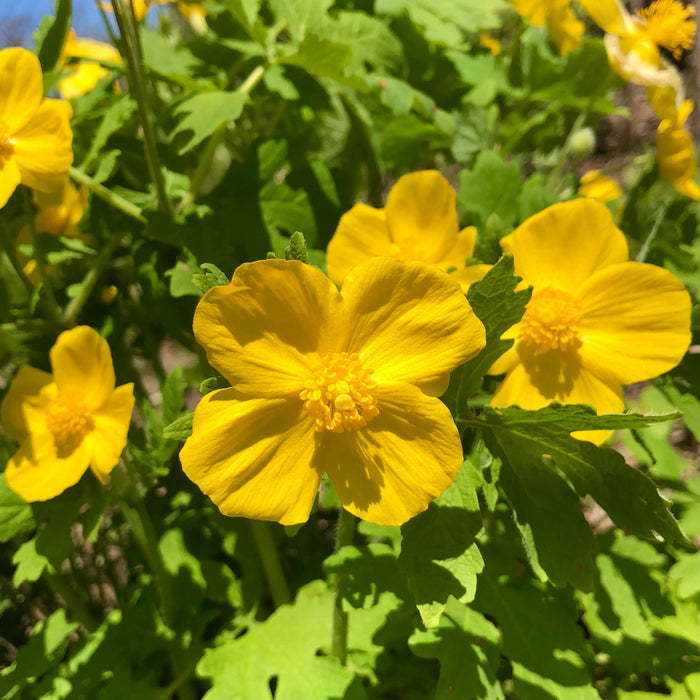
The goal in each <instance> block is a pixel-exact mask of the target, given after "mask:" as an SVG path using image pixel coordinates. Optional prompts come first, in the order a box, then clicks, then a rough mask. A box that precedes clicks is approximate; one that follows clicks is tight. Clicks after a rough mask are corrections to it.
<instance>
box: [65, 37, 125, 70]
mask: <svg viewBox="0 0 700 700" xmlns="http://www.w3.org/2000/svg"><path fill="white" fill-rule="evenodd" d="M63 50H64V54H65V56H66V57H68V58H92V59H94V60H96V61H111V62H113V63H118V62H119V61H120V60H121V57H120V55H119V51H117V49H116V48H115V47H114V46H112V45H111V44H105V43H104V42H102V41H96V40H95V39H85V38H80V39H78V38H76V36H75V32H73V31H72V30H71V32H70V33H69V36H68V39H67V40H66V43H65V46H64V49H63Z"/></svg>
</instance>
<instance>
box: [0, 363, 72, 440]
mask: <svg viewBox="0 0 700 700" xmlns="http://www.w3.org/2000/svg"><path fill="white" fill-rule="evenodd" d="M57 394H58V387H56V385H55V384H54V381H53V377H52V376H51V375H50V374H49V373H48V372H43V371H42V370H40V369H34V367H29V366H28V365H25V366H24V367H20V369H19V372H17V376H16V377H15V378H14V379H13V380H12V382H11V384H10V388H9V389H8V390H7V394H6V395H5V398H4V400H3V402H2V408H1V409H0V416H1V417H2V418H1V422H2V428H3V430H4V431H5V433H6V435H7V436H8V437H9V438H10V439H12V440H15V441H16V442H22V441H23V440H24V439H25V438H26V437H27V436H28V435H29V433H30V432H32V430H34V429H36V428H37V427H39V426H41V427H42V428H43V427H44V425H45V419H44V410H45V409H46V407H47V406H48V404H49V403H50V402H51V401H52V400H53V399H55V398H56V395H57Z"/></svg>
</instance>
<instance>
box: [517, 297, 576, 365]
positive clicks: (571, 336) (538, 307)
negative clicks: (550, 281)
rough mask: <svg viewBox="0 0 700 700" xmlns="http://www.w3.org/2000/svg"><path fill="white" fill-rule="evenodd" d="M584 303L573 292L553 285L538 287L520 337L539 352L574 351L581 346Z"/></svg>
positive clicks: (529, 304) (522, 322) (526, 313)
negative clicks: (579, 330)
mask: <svg viewBox="0 0 700 700" xmlns="http://www.w3.org/2000/svg"><path fill="white" fill-rule="evenodd" d="M580 318H581V304H580V302H579V301H578V300H577V299H575V298H574V297H573V296H572V295H571V294H569V293H567V292H564V291H562V290H560V289H555V288H553V287H545V288H544V289H539V290H535V291H534V292H533V293H532V298H531V299H530V302H529V303H528V305H527V309H526V310H525V315H524V316H523V318H522V321H521V322H520V336H521V338H522V339H523V340H525V341H526V342H528V343H529V344H531V345H532V346H534V350H535V353H536V354H543V353H545V352H549V351H550V350H564V351H566V350H573V349H575V348H577V347H578V346H579V345H581V340H580V339H579V336H578V324H579V320H580Z"/></svg>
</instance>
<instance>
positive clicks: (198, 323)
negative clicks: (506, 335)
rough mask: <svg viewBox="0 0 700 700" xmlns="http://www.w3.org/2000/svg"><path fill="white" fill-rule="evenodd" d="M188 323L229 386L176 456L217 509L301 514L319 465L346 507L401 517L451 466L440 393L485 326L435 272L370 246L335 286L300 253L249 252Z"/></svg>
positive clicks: (199, 413)
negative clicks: (261, 256)
mask: <svg viewBox="0 0 700 700" xmlns="http://www.w3.org/2000/svg"><path fill="white" fill-rule="evenodd" d="M194 333H195V336H196V338H197V342H199V344H200V345H202V346H203V347H204V348H205V350H206V352H207V358H208V360H209V362H210V364H211V365H212V366H213V367H215V368H216V369H217V370H218V371H219V372H220V373H221V374H222V375H223V376H224V377H225V378H226V379H227V380H228V381H229V382H230V383H231V385H232V386H231V388H229V389H220V390H218V391H213V392H212V393H210V394H207V395H206V396H205V397H204V398H203V399H202V400H201V402H200V403H199V405H198V406H197V410H196V412H195V416H194V425H193V430H192V435H191V437H190V438H188V440H187V442H186V443H185V446H184V447H183V449H182V451H181V452H180V459H181V461H182V466H183V469H184V471H185V473H186V474H187V476H188V477H189V478H190V479H192V481H194V482H195V483H196V484H197V485H198V486H199V487H200V488H201V489H202V491H204V493H206V494H207V495H208V496H209V497H210V498H211V499H212V500H213V501H214V503H215V504H216V505H217V506H218V507H219V508H220V510H221V512H222V513H224V515H231V516H245V517H249V518H256V519H259V520H277V521H279V522H281V523H283V524H285V525H291V524H294V523H301V522H304V521H306V520H307V519H308V517H309V513H310V511H311V506H312V504H313V501H314V498H315V496H316V492H317V490H318V486H319V483H320V480H321V477H322V476H323V474H324V473H326V474H328V476H329V477H330V479H331V481H332V482H333V484H334V486H335V488H336V490H337V492H338V495H339V497H340V500H341V503H342V504H343V506H344V507H345V508H346V509H347V510H348V511H350V512H351V513H354V514H355V515H357V516H359V517H360V518H363V519H364V520H368V521H370V522H374V523H379V524H387V525H399V524H401V523H403V522H405V521H406V520H408V519H409V518H411V517H413V516H414V515H416V514H417V513H420V512H421V511H423V510H425V509H426V508H427V507H428V504H429V503H430V501H432V500H433V499H434V498H435V497H436V496H438V495H439V494H440V493H441V492H442V491H443V490H444V489H445V488H447V486H449V484H450V483H451V482H452V480H453V479H454V478H455V476H456V474H457V471H458V470H459V467H460V465H461V463H462V459H463V456H462V447H461V444H460V439H459V433H458V431H457V428H456V427H455V424H454V422H453V420H452V417H451V415H450V412H449V411H448V410H447V408H446V407H445V405H444V404H443V403H442V402H441V401H440V400H439V399H438V398H436V397H437V396H440V395H441V394H442V393H443V392H444V391H445V389H446V388H447V384H448V382H449V373H450V372H451V371H452V370H453V369H454V368H455V367H457V366H458V365H460V364H462V363H463V362H464V361H466V360H467V359H469V358H471V357H473V356H474V355H476V353H477V352H479V350H480V349H481V348H482V347H483V346H484V342H485V334H484V328H483V326H482V324H481V322H480V321H479V320H478V319H477V318H476V316H475V315H474V313H473V311H472V309H471V307H470V306H469V304H468V302H467V301H466V299H465V297H464V295H463V294H462V292H461V289H460V287H459V285H458V284H457V283H456V282H454V281H453V280H451V279H450V278H449V277H448V276H447V275H445V274H444V273H442V272H440V271H439V270H435V269H434V268H431V267H429V266H427V265H423V264H421V263H418V262H404V261H400V260H391V259H389V258H374V259H372V260H368V261H367V262H365V263H363V264H362V265H359V266H358V267H356V268H355V269H354V270H353V271H352V272H351V273H350V274H349V275H348V276H347V277H346V279H345V283H344V285H343V290H342V293H341V292H338V290H337V289H336V287H335V286H334V285H333V284H332V283H331V282H330V280H329V279H328V278H327V277H326V276H325V275H323V273H322V272H321V271H320V270H318V269H317V268H314V267H312V266H311V265H306V264H304V263H301V262H299V261H285V260H263V261H258V262H254V263H247V264H244V265H241V266H240V267H239V268H238V269H237V270H236V272H235V274H234V276H233V279H232V281H231V283H230V284H228V285H226V286H221V287H214V288H213V289H211V290H210V291H208V292H207V293H206V294H205V295H204V297H203V298H202V300H201V301H200V302H199V304H198V306H197V309H196V311H195V316H194Z"/></svg>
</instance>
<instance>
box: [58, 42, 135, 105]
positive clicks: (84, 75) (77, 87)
mask: <svg viewBox="0 0 700 700" xmlns="http://www.w3.org/2000/svg"><path fill="white" fill-rule="evenodd" d="M71 58H86V59H89V60H88V61H78V62H76V63H70V64H69V65H68V66H66V71H67V72H68V73H69V75H68V76H67V77H66V78H62V79H61V80H59V81H58V92H59V93H60V95H61V97H63V98H64V99H71V98H73V97H80V95H84V94H85V93H87V92H90V90H92V89H93V88H94V87H95V85H97V83H98V82H99V81H100V80H101V79H102V78H104V77H107V76H109V74H110V72H109V71H108V70H107V69H106V68H103V67H102V66H101V65H100V64H99V63H98V62H99V61H108V62H110V63H119V62H121V57H120V56H119V51H117V50H116V49H115V48H114V46H112V45H111V44H105V43H103V42H101V41H95V40H94V39H78V38H77V37H76V36H75V32H74V31H73V30H72V29H71V30H70V32H69V34H68V37H67V38H66V43H65V44H64V45H63V50H62V52H61V60H60V62H59V63H60V66H61V67H63V66H64V65H65V64H66V62H67V61H68V59H71Z"/></svg>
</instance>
